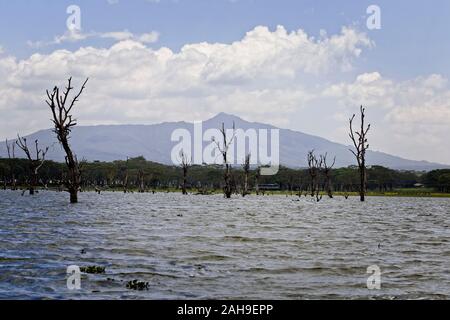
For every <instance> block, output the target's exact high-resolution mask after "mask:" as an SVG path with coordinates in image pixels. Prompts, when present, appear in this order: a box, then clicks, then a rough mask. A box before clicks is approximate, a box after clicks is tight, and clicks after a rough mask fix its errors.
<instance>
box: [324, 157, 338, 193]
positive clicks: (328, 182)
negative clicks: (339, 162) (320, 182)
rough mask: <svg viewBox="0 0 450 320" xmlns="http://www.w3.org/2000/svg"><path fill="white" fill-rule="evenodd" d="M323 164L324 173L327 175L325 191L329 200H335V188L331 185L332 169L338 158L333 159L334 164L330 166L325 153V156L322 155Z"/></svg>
mask: <svg viewBox="0 0 450 320" xmlns="http://www.w3.org/2000/svg"><path fill="white" fill-rule="evenodd" d="M320 157H321V162H322V164H323V173H324V175H325V179H326V182H325V190H326V192H327V195H328V197H329V198H333V190H332V188H333V186H332V183H331V169H333V167H334V164H335V163H336V157H334V159H333V163H332V164H331V165H328V163H327V154H326V153H325V155H321V156H320Z"/></svg>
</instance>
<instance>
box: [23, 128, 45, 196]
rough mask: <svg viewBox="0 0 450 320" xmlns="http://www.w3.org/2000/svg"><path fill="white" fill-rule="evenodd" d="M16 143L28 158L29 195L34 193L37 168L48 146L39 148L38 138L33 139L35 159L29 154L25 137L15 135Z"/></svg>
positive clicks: (37, 175)
mask: <svg viewBox="0 0 450 320" xmlns="http://www.w3.org/2000/svg"><path fill="white" fill-rule="evenodd" d="M17 138H18V139H17V140H16V144H17V146H18V147H19V148H20V149H22V151H23V152H24V153H25V155H26V156H27V158H28V161H29V166H30V177H29V183H28V185H29V191H30V195H34V193H35V188H36V186H37V185H38V181H39V169H40V168H41V167H42V165H43V164H44V161H45V155H46V154H47V152H48V147H47V148H46V149H45V150H42V149H39V142H38V140H35V141H34V144H35V147H36V154H35V157H36V159H33V157H32V155H31V151H30V149H29V148H28V145H27V138H22V137H20V136H19V135H17Z"/></svg>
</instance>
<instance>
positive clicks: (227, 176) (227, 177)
mask: <svg viewBox="0 0 450 320" xmlns="http://www.w3.org/2000/svg"><path fill="white" fill-rule="evenodd" d="M220 133H221V134H222V140H223V141H222V143H220V142H219V141H216V140H215V139H214V138H213V141H214V142H216V145H217V149H218V150H219V152H220V153H221V155H222V159H223V163H224V165H225V172H224V174H223V180H224V186H223V193H224V195H225V197H226V198H231V194H232V193H233V187H232V181H231V164H230V163H229V162H228V149H229V148H230V145H232V142H233V140H234V138H235V136H236V127H235V125H234V122H233V134H232V136H231V138H230V139H229V140H228V139H227V131H226V130H225V124H224V123H222V128H221V129H220Z"/></svg>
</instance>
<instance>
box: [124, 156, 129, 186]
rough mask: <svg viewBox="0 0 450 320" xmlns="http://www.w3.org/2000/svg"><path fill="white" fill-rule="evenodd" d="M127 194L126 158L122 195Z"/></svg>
mask: <svg viewBox="0 0 450 320" xmlns="http://www.w3.org/2000/svg"><path fill="white" fill-rule="evenodd" d="M127 192H128V157H127V161H126V162H125V177H124V179H123V193H127Z"/></svg>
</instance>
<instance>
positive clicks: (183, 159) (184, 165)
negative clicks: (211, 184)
mask: <svg viewBox="0 0 450 320" xmlns="http://www.w3.org/2000/svg"><path fill="white" fill-rule="evenodd" d="M180 157H181V162H180V163H181V169H182V170H183V184H182V185H181V192H182V193H183V194H184V195H187V194H188V193H187V174H188V170H189V167H190V166H191V161H190V160H189V159H188V157H187V155H186V154H185V153H184V151H183V150H181V152H180Z"/></svg>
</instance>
